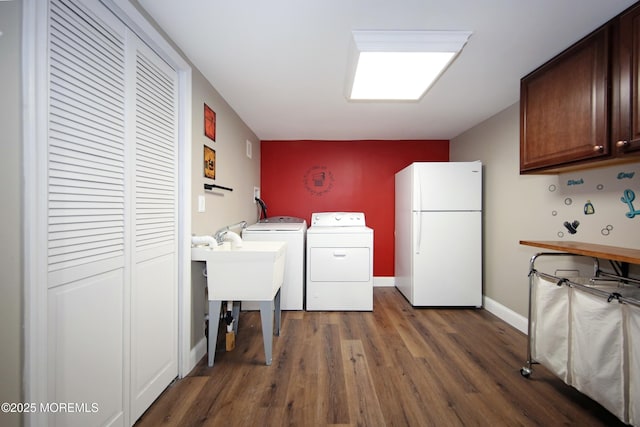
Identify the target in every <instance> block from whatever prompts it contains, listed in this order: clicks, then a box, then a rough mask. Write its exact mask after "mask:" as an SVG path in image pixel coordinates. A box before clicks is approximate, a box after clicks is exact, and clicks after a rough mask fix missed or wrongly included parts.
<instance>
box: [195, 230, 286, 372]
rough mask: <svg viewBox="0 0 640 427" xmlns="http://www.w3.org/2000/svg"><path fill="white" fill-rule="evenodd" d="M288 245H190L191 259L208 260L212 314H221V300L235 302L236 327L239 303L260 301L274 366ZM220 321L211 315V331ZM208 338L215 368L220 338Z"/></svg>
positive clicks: (264, 333)
mask: <svg viewBox="0 0 640 427" xmlns="http://www.w3.org/2000/svg"><path fill="white" fill-rule="evenodd" d="M286 248H287V243H286V242H268V241H265V242H261V241H248V242H242V246H240V247H233V246H232V245H230V244H229V243H228V242H226V243H224V244H222V245H220V246H215V247H210V246H196V247H192V248H191V260H192V261H204V262H206V263H207V288H208V293H209V313H220V309H221V305H222V301H234V302H235V303H234V310H233V311H234V315H233V317H234V319H236V321H235V322H234V324H235V328H237V324H238V322H237V318H238V315H239V311H240V310H239V307H240V305H239V304H238V302H239V301H259V302H260V318H261V322H262V339H263V341H264V356H265V362H266V364H267V365H271V361H272V356H273V335H274V334H275V335H280V287H281V286H282V282H283V281H284V264H285V253H286ZM272 310H274V311H272ZM274 317H275V330H274ZM219 322H220V317H219V316H217V315H214V316H210V317H209V333H211V331H217V330H218V324H219ZM236 332H237V329H236ZM208 341H209V342H208V364H209V366H210V367H212V366H213V361H214V355H215V353H216V342H217V339H216V338H213V337H209V340H208Z"/></svg>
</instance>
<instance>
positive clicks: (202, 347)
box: [187, 337, 207, 372]
mask: <svg viewBox="0 0 640 427" xmlns="http://www.w3.org/2000/svg"><path fill="white" fill-rule="evenodd" d="M206 354H207V337H203V338H202V339H201V340H200V341H198V343H197V344H196V345H195V347H193V348H192V349H191V352H190V353H189V369H188V371H187V372H191V370H192V369H193V368H195V367H196V365H197V364H198V362H199V361H200V360H201V359H202V358H203V357H204V356H205V355H206Z"/></svg>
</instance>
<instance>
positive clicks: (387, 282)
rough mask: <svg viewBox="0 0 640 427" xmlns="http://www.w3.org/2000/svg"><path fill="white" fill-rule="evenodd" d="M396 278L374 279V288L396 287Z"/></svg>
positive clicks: (383, 277)
mask: <svg viewBox="0 0 640 427" xmlns="http://www.w3.org/2000/svg"><path fill="white" fill-rule="evenodd" d="M395 285H396V278H395V277H393V276H378V277H374V278H373V286H374V287H381V288H382V287H394V286H395Z"/></svg>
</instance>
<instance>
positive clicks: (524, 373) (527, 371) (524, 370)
mask: <svg viewBox="0 0 640 427" xmlns="http://www.w3.org/2000/svg"><path fill="white" fill-rule="evenodd" d="M520 375H522V376H523V377H525V378H529V377H530V376H531V369H529V368H521V369H520Z"/></svg>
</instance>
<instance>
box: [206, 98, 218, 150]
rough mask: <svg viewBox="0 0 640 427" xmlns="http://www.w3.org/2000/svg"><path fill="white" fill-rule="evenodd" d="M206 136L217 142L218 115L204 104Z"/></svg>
mask: <svg viewBox="0 0 640 427" xmlns="http://www.w3.org/2000/svg"><path fill="white" fill-rule="evenodd" d="M204 134H205V136H206V137H207V138H209V139H211V140H212V141H215V140H216V113H215V111H213V110H212V109H211V107H209V106H208V105H207V104H204Z"/></svg>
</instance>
